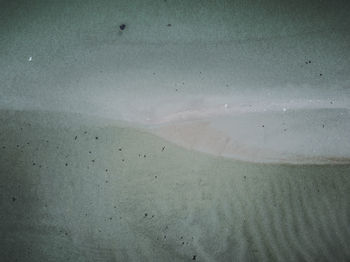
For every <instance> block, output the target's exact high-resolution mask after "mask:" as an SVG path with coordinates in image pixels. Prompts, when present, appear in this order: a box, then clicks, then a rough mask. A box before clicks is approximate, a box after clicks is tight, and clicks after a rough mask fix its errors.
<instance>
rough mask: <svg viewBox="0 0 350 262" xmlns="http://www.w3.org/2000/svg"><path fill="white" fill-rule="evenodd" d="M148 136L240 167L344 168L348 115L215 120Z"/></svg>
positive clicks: (348, 155) (319, 112)
mask: <svg viewBox="0 0 350 262" xmlns="http://www.w3.org/2000/svg"><path fill="white" fill-rule="evenodd" d="M150 130H151V132H152V133H154V134H156V135H158V136H160V137H162V138H164V139H166V140H168V141H171V142H173V143H175V144H177V145H180V146H183V147H185V148H187V149H191V150H197V151H201V152H206V153H209V154H213V155H217V156H223V157H227V158H233V159H238V160H244V161H253V162H266V163H291V164H327V163H332V164H348V163H350V139H349V135H348V134H350V113H349V110H346V109H304V110H289V111H288V112H273V111H271V112H247V113H240V114H235V115H224V116H220V115H219V116H215V117H212V118H208V117H207V118H205V119H200V118H198V119H197V120H192V121H184V122H175V123H165V124H163V125H159V126H155V127H152V128H151V129H150Z"/></svg>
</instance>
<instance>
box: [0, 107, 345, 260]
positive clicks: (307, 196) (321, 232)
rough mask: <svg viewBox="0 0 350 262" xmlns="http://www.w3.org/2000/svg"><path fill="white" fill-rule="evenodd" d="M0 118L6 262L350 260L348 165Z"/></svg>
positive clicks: (35, 116)
mask: <svg viewBox="0 0 350 262" xmlns="http://www.w3.org/2000/svg"><path fill="white" fill-rule="evenodd" d="M43 115H49V116H51V117H50V122H49V123H47V122H46V124H45V122H43V123H42V124H39V122H40V120H41V119H43ZM12 116H13V115H12ZM60 119H61V120H63V119H66V121H65V122H66V123H69V125H70V127H69V126H68V125H66V126H63V127H60V125H58V126H57V125H54V126H52V125H51V123H57V122H59V121H60ZM0 120H1V125H0V128H1V132H0V134H1V136H0V144H1V148H0V150H1V155H0V167H1V169H0V171H1V172H0V176H1V194H2V198H1V202H0V209H1V210H2V215H1V217H0V232H1V235H2V237H1V239H0V245H1V246H2V259H3V261H15V260H16V259H17V260H19V261H63V260H64V261H91V262H92V261H116V260H117V261H119V260H123V261H191V260H193V257H195V258H196V260H197V261H232V259H234V260H235V261H320V260H321V261H342V260H345V259H346V258H348V257H349V256H350V253H349V250H350V248H349V243H350V241H349V239H350V235H349V232H348V231H347V230H344V228H348V226H349V214H350V211H349V205H348V199H349V192H350V191H349V190H350V184H349V179H348V178H349V177H348V174H349V166H346V165H343V166H337V165H325V166H313V165H303V166H298V165H295V166H286V165H271V164H264V165H262V164H254V163H243V162H239V161H233V160H231V159H224V158H220V157H213V156H210V155H208V154H202V153H198V152H195V151H189V150H185V149H184V148H182V147H178V146H175V145H173V144H171V143H167V142H166V141H164V140H163V139H161V138H159V137H157V136H154V135H151V134H148V133H146V132H143V131H140V130H138V129H135V128H126V127H118V126H116V125H115V123H114V122H113V123H111V125H102V126H99V125H96V124H95V123H96V122H95V121H93V120H91V121H93V124H92V125H91V126H89V124H88V122H85V121H83V122H84V123H82V121H81V120H80V118H79V116H77V115H71V114H65V115H62V114H60V115H59V116H58V115H57V114H54V113H52V114H47V113H44V114H41V113H40V112H21V113H20V112H17V114H16V118H11V115H8V114H6V115H5V113H3V114H1V115H0ZM8 120H11V121H12V122H11V125H9V124H8V123H9V122H8ZM96 137H98V139H96ZM120 148H121V149H122V150H121V151H120V150H119V149H120ZM93 160H94V161H93Z"/></svg>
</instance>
